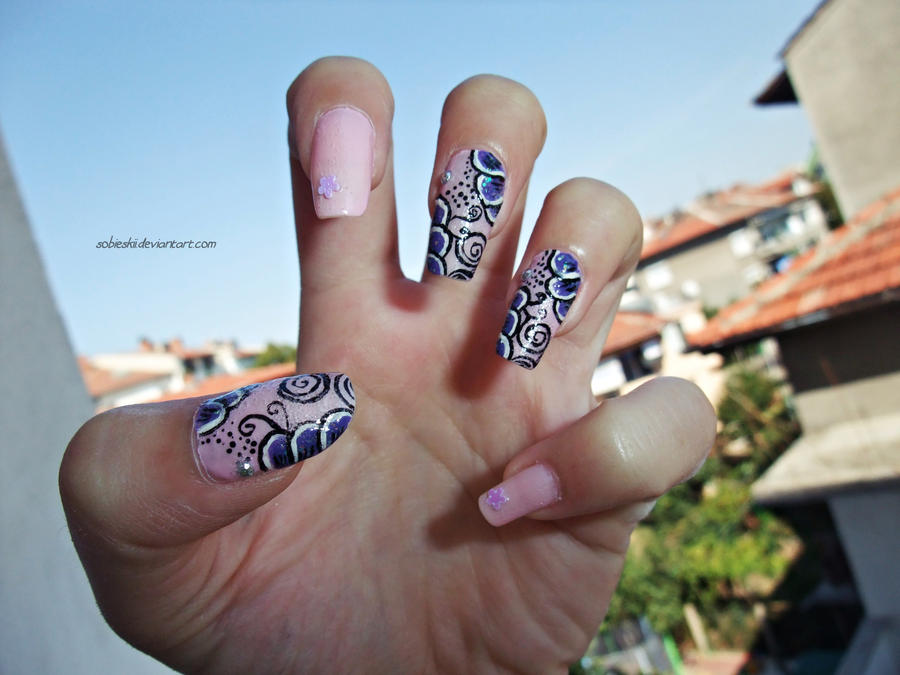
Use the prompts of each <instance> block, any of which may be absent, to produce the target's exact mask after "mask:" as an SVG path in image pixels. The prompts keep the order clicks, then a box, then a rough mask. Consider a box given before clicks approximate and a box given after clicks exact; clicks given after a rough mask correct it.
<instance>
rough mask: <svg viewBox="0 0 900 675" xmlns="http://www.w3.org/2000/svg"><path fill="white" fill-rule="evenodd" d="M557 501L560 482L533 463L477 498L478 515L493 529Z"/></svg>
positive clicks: (546, 470)
mask: <svg viewBox="0 0 900 675" xmlns="http://www.w3.org/2000/svg"><path fill="white" fill-rule="evenodd" d="M559 500H560V492H559V480H558V479H557V477H556V474H555V473H553V471H551V470H550V468H549V467H547V466H546V465H544V464H533V465H532V466H529V467H528V468H527V469H522V470H521V471H520V472H519V473H517V474H516V475H515V476H511V477H510V478H507V479H506V480H505V481H503V482H502V483H500V484H499V485H497V486H495V487H492V488H491V489H490V490H488V491H487V492H485V493H484V494H483V495H481V497H479V498H478V508H479V509H481V515H483V516H484V519H485V520H486V521H488V522H489V523H490V524H491V525H493V526H494V527H499V526H500V525H506V523H509V522H512V521H513V520H515V519H516V518H521V517H522V516H527V515H528V514H529V513H534V512H535V511H537V510H538V509H542V508H544V507H545V506H549V505H550V504H553V503H555V502H558V501H559Z"/></svg>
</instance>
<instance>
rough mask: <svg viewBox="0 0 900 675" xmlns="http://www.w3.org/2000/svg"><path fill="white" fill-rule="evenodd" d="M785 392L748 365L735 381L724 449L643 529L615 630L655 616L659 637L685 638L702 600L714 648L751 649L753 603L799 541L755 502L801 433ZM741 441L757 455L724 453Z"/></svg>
mask: <svg viewBox="0 0 900 675" xmlns="http://www.w3.org/2000/svg"><path fill="white" fill-rule="evenodd" d="M782 391H783V389H782V385H781V384H779V383H778V382H775V381H773V380H772V379H770V378H768V377H766V376H765V375H762V374H760V373H757V372H755V371H751V370H747V369H746V368H738V369H736V370H735V371H734V373H733V374H732V375H731V376H730V377H729V379H728V381H727V384H726V392H725V396H724V397H723V400H722V401H721V403H720V405H719V419H720V421H721V422H722V429H723V430H722V433H721V434H720V438H719V440H718V442H717V451H715V452H714V454H713V456H712V457H710V459H709V460H708V461H707V462H706V464H705V465H704V467H703V469H702V470H701V471H700V472H699V473H698V474H697V475H696V476H694V478H692V479H691V480H690V481H688V482H686V483H684V484H682V485H679V486H677V487H675V488H673V489H672V490H671V491H670V492H669V493H668V494H666V495H664V496H663V497H662V498H660V500H659V502H658V503H657V505H656V508H655V509H654V510H653V512H652V514H651V515H650V517H649V518H648V519H647V520H646V521H645V522H644V524H642V525H641V526H640V527H638V529H637V530H636V531H635V533H634V535H633V537H632V548H631V552H630V553H629V556H628V559H627V560H626V563H625V568H624V570H623V573H622V581H621V582H620V584H619V588H618V590H617V591H616V593H615V595H614V597H613V599H612V602H611V604H610V608H609V612H608V614H607V624H608V625H610V626H613V625H615V624H617V623H619V622H621V621H622V620H624V619H626V618H629V617H639V616H642V615H645V616H647V618H648V619H649V620H650V623H651V625H653V627H654V628H655V629H656V630H657V631H658V632H661V633H671V634H673V635H674V636H675V637H676V638H677V639H684V638H685V637H686V636H687V631H686V627H685V625H684V614H683V607H684V604H685V603H693V604H694V605H695V606H696V607H697V609H698V611H699V612H700V614H701V616H703V618H704V621H705V622H706V625H707V627H708V628H709V629H710V637H711V639H712V640H713V642H714V644H720V645H721V646H730V647H746V646H748V644H747V643H748V642H749V641H750V640H752V638H753V637H754V632H753V630H752V624H753V620H752V611H751V603H752V601H753V600H754V599H756V598H757V597H758V596H759V594H760V593H761V592H762V590H765V589H769V588H771V587H773V586H774V585H775V582H776V581H777V580H778V579H780V578H781V577H782V576H783V575H784V574H785V572H786V570H787V568H788V566H789V565H790V562H791V560H790V558H789V557H788V556H787V555H786V554H785V553H784V550H785V543H786V542H788V541H794V540H795V537H794V534H793V532H792V530H791V529H790V527H788V526H787V525H786V524H784V523H783V522H782V521H781V520H779V519H778V518H776V517H774V516H773V515H772V514H771V513H770V512H768V511H765V510H763V509H758V508H755V507H754V506H753V505H752V503H751V499H750V485H751V483H752V482H753V481H754V480H755V479H756V478H757V477H758V476H759V475H760V474H761V473H762V471H763V470H764V468H765V467H766V466H768V465H769V464H770V463H771V461H772V460H773V459H774V458H775V457H776V456H777V455H778V454H779V453H780V452H782V451H783V450H784V448H786V447H787V445H788V444H789V443H790V442H791V441H792V440H793V439H794V438H795V437H796V434H797V424H796V421H795V420H794V418H793V416H792V413H791V410H790V408H789V406H788V405H787V402H786V399H785V396H784V394H783V393H782ZM739 438H744V439H746V440H747V442H748V443H749V446H750V452H748V453H746V454H744V455H742V456H741V457H740V458H739V459H737V460H734V459H730V458H729V457H727V456H726V455H725V454H724V453H722V452H721V449H722V448H724V447H726V446H727V444H728V443H730V442H732V441H734V440H736V439H739ZM761 589H762V590H761Z"/></svg>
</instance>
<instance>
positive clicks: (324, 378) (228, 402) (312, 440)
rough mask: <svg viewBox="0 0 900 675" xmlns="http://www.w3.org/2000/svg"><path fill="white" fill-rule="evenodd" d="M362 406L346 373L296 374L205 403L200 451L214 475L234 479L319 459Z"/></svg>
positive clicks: (198, 420) (197, 420)
mask: <svg viewBox="0 0 900 675" xmlns="http://www.w3.org/2000/svg"><path fill="white" fill-rule="evenodd" d="M355 409H356V396H355V394H354V392H353V384H352V383H351V382H350V378H349V377H347V376H346V375H344V374H342V373H312V374H309V375H293V376H291V377H285V378H282V379H280V380H272V381H270V382H263V383H262V384H251V385H248V386H246V387H241V388H240V389H236V390H234V391H232V392H229V393H227V394H223V395H222V396H217V397H216V398H213V399H210V400H208V401H206V402H204V403H203V404H202V405H201V406H200V407H199V408H198V409H197V412H196V414H195V415H194V435H193V444H194V451H195V452H196V455H197V458H198V459H199V462H200V464H201V466H202V467H203V469H204V470H205V471H206V473H208V474H209V475H210V476H212V477H213V478H218V479H225V480H228V479H234V478H240V477H245V476H251V475H253V474H254V473H255V472H256V471H257V470H258V471H268V470H270V469H280V468H283V467H286V466H290V465H292V464H296V463H297V462H301V461H303V460H305V459H309V458H310V457H313V456H315V455H317V454H319V453H320V452H322V451H323V450H325V449H326V448H327V447H328V446H330V445H331V444H332V443H334V442H335V441H336V440H337V439H338V437H340V435H341V434H343V433H344V431H346V429H347V426H348V425H349V424H350V420H351V419H352V417H353V412H354V410H355Z"/></svg>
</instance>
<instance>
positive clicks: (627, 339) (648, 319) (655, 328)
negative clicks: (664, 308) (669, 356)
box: [603, 312, 666, 356]
mask: <svg viewBox="0 0 900 675" xmlns="http://www.w3.org/2000/svg"><path fill="white" fill-rule="evenodd" d="M665 325H666V321H665V319H661V318H660V317H658V316H656V315H655V314H646V313H643V312H619V313H618V314H616V316H615V318H614V319H613V325H612V328H611V329H610V331H609V337H608V338H607V339H606V346H605V348H604V349H603V355H604V356H612V355H613V354H618V353H619V352H622V351H625V350H626V349H630V348H632V347H636V346H637V345H639V344H641V343H642V342H646V341H647V340H652V339H653V338H656V337H659V334H660V332H661V331H662V329H663V326H665Z"/></svg>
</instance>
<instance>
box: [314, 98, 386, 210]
mask: <svg viewBox="0 0 900 675" xmlns="http://www.w3.org/2000/svg"><path fill="white" fill-rule="evenodd" d="M374 153H375V129H374V128H373V127H372V123H371V122H370V121H369V118H368V117H366V116H365V115H364V114H362V113H361V112H359V111H358V110H354V109H353V108H334V109H333V110H329V111H328V112H327V113H325V114H324V115H322V116H321V117H320V118H319V120H318V121H317V122H316V130H315V132H314V133H313V140H312V150H311V156H310V162H309V172H310V177H309V178H310V181H311V182H312V193H313V204H314V206H315V209H316V215H317V216H318V217H319V218H336V217H339V216H361V215H362V214H363V213H364V212H365V210H366V206H367V205H368V203H369V192H370V191H371V187H372V163H373V161H374Z"/></svg>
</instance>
